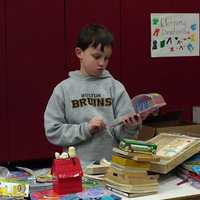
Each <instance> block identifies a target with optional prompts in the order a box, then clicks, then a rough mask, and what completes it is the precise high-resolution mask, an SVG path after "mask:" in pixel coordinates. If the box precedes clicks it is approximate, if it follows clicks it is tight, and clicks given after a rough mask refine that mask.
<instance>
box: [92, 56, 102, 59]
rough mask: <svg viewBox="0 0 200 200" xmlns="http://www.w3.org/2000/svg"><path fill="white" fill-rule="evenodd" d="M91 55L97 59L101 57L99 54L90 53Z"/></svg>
mask: <svg viewBox="0 0 200 200" xmlns="http://www.w3.org/2000/svg"><path fill="white" fill-rule="evenodd" d="M92 56H93V58H94V59H99V58H101V56H100V55H92Z"/></svg>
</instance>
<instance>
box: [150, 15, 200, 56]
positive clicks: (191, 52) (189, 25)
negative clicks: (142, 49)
mask: <svg viewBox="0 0 200 200" xmlns="http://www.w3.org/2000/svg"><path fill="white" fill-rule="evenodd" d="M174 56H199V14H197V13H152V14H151V57H174Z"/></svg>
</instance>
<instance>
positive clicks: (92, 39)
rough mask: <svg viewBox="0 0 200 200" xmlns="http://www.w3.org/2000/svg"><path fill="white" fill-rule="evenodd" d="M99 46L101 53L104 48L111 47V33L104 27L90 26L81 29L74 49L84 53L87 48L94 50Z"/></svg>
mask: <svg viewBox="0 0 200 200" xmlns="http://www.w3.org/2000/svg"><path fill="white" fill-rule="evenodd" d="M99 44H101V51H103V50H104V46H111V47H113V36H112V33H111V32H109V31H108V30H107V29H106V28H105V27H104V26H102V25H97V24H90V25H87V26H85V27H83V28H82V29H81V31H80V33H79V36H78V39H77V42H76V47H79V48H80V49H82V50H83V51H84V50H85V49H87V48H88V47H89V46H91V47H94V48H96V47H97V46H98V45H99Z"/></svg>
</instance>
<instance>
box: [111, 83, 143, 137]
mask: <svg viewBox="0 0 200 200" xmlns="http://www.w3.org/2000/svg"><path fill="white" fill-rule="evenodd" d="M113 106H114V114H115V118H116V119H117V118H120V117H123V116H124V115H126V114H129V113H132V112H133V113H135V110H134V108H133V106H132V102H131V99H130V97H129V95H128V93H127V91H126V89H125V88H124V86H123V85H122V84H121V83H119V82H118V84H115V88H114V105H113ZM140 129H141V125H139V126H136V127H133V128H129V129H128V128H127V127H125V126H124V125H123V124H121V125H118V126H115V127H114V128H113V129H112V132H113V134H114V135H115V137H116V138H117V140H121V139H122V138H133V137H135V136H136V135H137V134H138V132H139V130H140Z"/></svg>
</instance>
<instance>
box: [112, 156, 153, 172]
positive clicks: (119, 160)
mask: <svg viewBox="0 0 200 200" xmlns="http://www.w3.org/2000/svg"><path fill="white" fill-rule="evenodd" d="M112 163H114V164H117V165H121V166H124V167H134V168H141V169H145V170H149V168H150V163H149V162H141V161H135V160H133V159H129V158H124V157H121V156H117V155H112Z"/></svg>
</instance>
